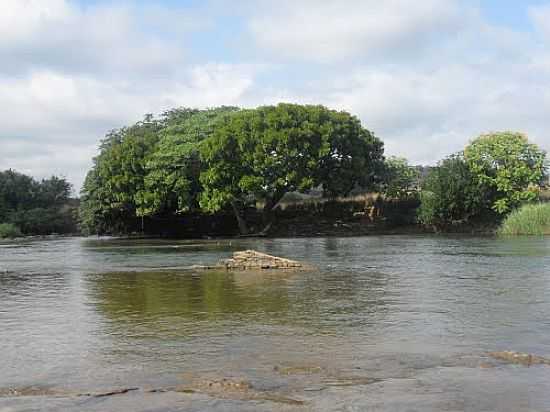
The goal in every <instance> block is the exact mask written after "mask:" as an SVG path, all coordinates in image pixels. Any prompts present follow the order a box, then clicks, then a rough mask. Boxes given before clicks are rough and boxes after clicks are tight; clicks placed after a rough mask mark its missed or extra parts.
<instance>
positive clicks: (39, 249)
mask: <svg viewBox="0 0 550 412" xmlns="http://www.w3.org/2000/svg"><path fill="white" fill-rule="evenodd" d="M248 248H253V249H257V250H260V251H263V252H266V253H270V254H274V255H278V256H283V257H288V258H292V259H297V260H301V261H305V262H308V263H311V264H313V265H315V267H316V269H315V270H312V271H307V272H295V273H267V274H265V275H257V274H247V273H234V274H231V273H225V272H203V273H201V272H196V271H189V270H185V269H183V268H184V267H188V266H190V265H193V264H209V263H214V262H217V261H218V260H219V259H221V258H224V257H229V256H230V255H231V253H232V252H233V251H236V250H242V249H248ZM502 350H514V351H519V352H530V353H535V354H537V355H541V356H550V238H549V237H545V238H544V237H542V238H537V237H531V238H530V237H526V238H514V239H495V238H489V237H487V238H481V237H444V236H373V237H360V238H311V239H309V238H304V239H243V240H209V241H201V240H197V241H174V240H170V241H169V240H120V239H109V238H100V239H94V238H89V239H84V238H61V239H51V240H28V241H18V242H7V241H6V242H2V243H0V412H12V411H39V410H40V411H58V410H67V411H82V410H90V411H115V412H116V411H129V410H131V411H233V410H234V411H286V410H288V411H295V410H296V411H303V410H315V411H317V410H326V411H419V412H420V411H422V412H425V411H511V412H512V411H513V412H518V411H543V410H545V411H547V410H550V366H546V365H538V366H537V365H533V366H530V367H526V366H522V365H516V364H506V363H499V362H495V361H494V360H493V359H491V358H490V357H488V356H487V353H488V352H491V351H502ZM224 379H225V380H224ZM212 382H213V384H212ZM220 382H222V383H220ZM232 382H246V385H247V386H246V387H245V388H244V389H242V388H241V389H239V388H236V387H235V386H231V385H233V384H232ZM208 385H211V386H212V385H213V389H212V388H210V387H208ZM216 385H221V387H220V388H217V387H216ZM224 385H225V386H224ZM237 386H238V385H237ZM124 388H126V389H132V390H130V391H128V392H127V393H122V394H112V395H109V396H93V395H101V394H106V393H109V392H113V391H117V390H121V389H124ZM182 388H183V389H182Z"/></svg>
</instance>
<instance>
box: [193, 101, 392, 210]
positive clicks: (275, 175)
mask: <svg viewBox="0 0 550 412" xmlns="http://www.w3.org/2000/svg"><path fill="white" fill-rule="evenodd" d="M382 154H383V146H382V142H381V141H380V140H378V139H377V138H376V137H374V135H372V134H371V133H370V132H369V131H368V130H366V129H364V128H363V127H362V126H361V123H360V122H359V120H358V119H357V118H355V117H354V116H351V115H350V114H348V113H345V112H337V111H334V110H329V109H327V108H325V107H323V106H302V105H295V104H279V105H277V106H263V107H259V108H257V109H254V110H243V111H240V112H237V113H235V114H234V115H233V116H231V117H229V118H228V119H227V121H225V122H223V123H222V124H220V125H219V127H218V128H216V130H215V131H214V133H213V134H212V136H211V137H210V138H208V139H206V140H205V141H204V143H203V144H202V145H201V155H202V159H203V161H204V163H205V169H204V171H203V172H202V173H201V177H200V181H201V183H202V186H203V191H202V193H201V197H200V205H201V207H202V208H204V209H205V210H207V211H218V210H220V209H222V208H224V207H226V206H227V205H232V206H233V208H234V209H235V210H236V209H237V208H238V206H237V205H242V204H247V203H249V202H258V201H259V202H262V203H263V204H264V212H265V213H269V212H270V211H271V209H272V208H273V207H274V206H275V205H276V204H277V203H278V202H279V201H280V200H281V198H282V197H283V196H284V195H285V193H288V192H293V191H301V192H304V191H308V190H310V189H311V188H313V187H316V186H321V187H322V188H323V191H324V192H325V194H327V195H328V196H338V195H345V194H347V193H349V192H350V191H351V190H352V189H353V188H354V187H356V186H357V185H362V186H365V187H366V186H368V185H369V184H372V183H373V182H374V181H375V179H376V172H377V171H378V170H379V169H380V168H381V163H382V160H383V157H382Z"/></svg>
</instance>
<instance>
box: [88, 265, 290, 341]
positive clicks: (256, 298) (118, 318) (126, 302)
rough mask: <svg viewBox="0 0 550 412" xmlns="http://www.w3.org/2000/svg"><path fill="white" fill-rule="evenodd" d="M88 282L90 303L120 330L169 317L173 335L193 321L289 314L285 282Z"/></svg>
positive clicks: (222, 275)
mask: <svg viewBox="0 0 550 412" xmlns="http://www.w3.org/2000/svg"><path fill="white" fill-rule="evenodd" d="M86 281H87V283H88V285H89V286H88V289H89V293H90V298H91V301H92V302H94V303H95V305H96V307H97V309H98V310H99V311H100V312H101V313H102V314H104V315H105V316H106V317H107V318H108V319H109V320H111V321H113V322H115V323H117V326H120V324H123V325H125V326H126V327H131V326H132V324H136V323H137V324H139V325H142V324H143V323H144V322H146V323H147V324H148V326H149V327H151V328H159V327H160V326H161V325H163V324H164V323H163V321H165V320H167V319H170V322H171V325H172V327H173V332H178V333H184V334H187V333H188V332H189V331H190V330H192V328H190V326H192V324H193V323H194V322H201V321H205V320H216V319H231V318H241V317H245V316H248V317H251V318H254V317H260V318H262V319H277V318H279V317H282V316H285V314H286V313H287V312H288V310H289V297H288V292H287V290H286V288H285V279H273V278H271V279H263V280H262V281H259V280H258V278H257V277H253V276H247V275H246V274H243V275H242V276H238V275H234V274H231V273H226V272H204V273H200V274H197V273H171V272H140V273H120V272H119V273H104V274H99V275H90V276H88V277H87V279H86ZM266 283H268V284H269V285H266Z"/></svg>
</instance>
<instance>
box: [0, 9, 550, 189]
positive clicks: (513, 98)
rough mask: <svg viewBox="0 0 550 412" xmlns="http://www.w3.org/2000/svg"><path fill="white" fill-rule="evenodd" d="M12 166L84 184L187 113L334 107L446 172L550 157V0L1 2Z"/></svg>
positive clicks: (6, 156)
mask: <svg viewBox="0 0 550 412" xmlns="http://www.w3.org/2000/svg"><path fill="white" fill-rule="evenodd" d="M0 61H2V65H0V96H1V97H2V98H1V99H0V122H1V124H2V127H1V128H0V169H6V168H15V169H17V170H20V171H22V172H26V173H30V174H33V175H35V176H37V177H44V176H48V175H50V174H52V173H55V174H61V175H64V176H66V177H68V178H69V180H71V181H72V182H73V183H74V184H75V187H76V188H77V190H78V188H79V187H80V185H81V182H82V180H83V178H84V176H85V173H86V171H87V170H88V169H89V167H90V165H91V158H92V157H93V156H94V155H95V153H96V152H97V144H98V142H99V140H100V139H101V138H102V136H104V134H105V133H106V132H107V131H108V130H110V129H112V128H115V127H120V126H123V125H125V124H128V123H129V122H134V121H137V120H139V119H140V118H141V117H142V115H143V114H144V113H160V112H162V111H164V110H166V109H169V108H172V107H177V106H192V107H206V106H216V105H222V104H230V105H240V106H244V107H253V106H257V105H262V104H273V103H277V102H280V101H290V102H298V103H321V104H324V105H327V106H329V107H332V108H335V109H340V110H347V111H349V112H351V113H353V114H355V115H357V116H358V117H359V118H360V119H361V121H362V122H363V125H364V126H365V127H367V128H368V129H370V130H372V131H374V132H375V133H376V134H377V135H378V136H379V137H381V138H382V139H383V140H384V142H385V145H386V153H387V154H388V155H398V156H404V157H407V158H408V159H410V161H411V162H412V163H424V164H427V163H432V164H433V163H434V162H436V161H437V160H438V159H441V158H442V157H444V156H446V155H448V154H450V153H453V152H455V151H458V150H461V149H462V148H463V147H464V145H466V144H467V143H468V141H469V140H471V139H472V138H474V137H476V136H477V135H479V134H481V133H484V132H488V131H494V130H502V129H507V130H517V131H521V132H524V133H526V134H528V136H529V138H530V139H531V140H533V141H534V142H536V143H538V144H539V145H541V146H542V147H543V148H545V149H546V150H549V149H550V137H549V136H548V133H547V130H548V129H549V126H550V125H549V123H550V121H549V120H548V118H549V116H548V113H549V112H550V111H549V109H550V87H549V86H550V0H531V1H520V0H516V1H513V0H422V1H421V2H419V1H415V0H385V1H383V2H381V1H379V0H338V1H337V0H324V1H319V0H301V1H292V0H277V1H270V0H240V1H239V0H234V1H224V0H211V1H192V0H182V1H176V0H164V1H157V2H151V1H145V0H135V1H132V0H124V1H109V0H101V1H98V0H48V1H43V0H2V13H1V14H0Z"/></svg>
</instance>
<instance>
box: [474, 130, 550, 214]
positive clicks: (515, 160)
mask: <svg viewBox="0 0 550 412" xmlns="http://www.w3.org/2000/svg"><path fill="white" fill-rule="evenodd" d="M464 158H465V159H466V162H467V163H468V166H469V168H470V170H471V171H472V174H473V176H474V179H475V180H476V182H477V183H478V185H479V186H480V188H485V190H491V191H493V194H492V196H491V204H490V207H491V208H492V209H493V210H495V211H496V212H497V213H500V214H504V213H507V212H508V211H510V210H511V209H514V208H516V207H518V206H519V205H521V204H522V203H525V202H531V201H533V200H536V199H537V198H538V195H539V188H540V184H541V183H542V181H543V179H544V176H545V170H546V169H545V168H546V166H545V158H546V153H545V152H544V151H543V150H541V149H540V148H539V147H538V146H537V145H535V144H533V143H530V142H529V141H528V140H527V136H525V135H523V134H521V133H514V132H499V133H491V134H485V135H481V136H479V137H478V138H477V139H475V140H473V141H472V142H471V143H470V144H469V145H468V146H467V147H466V149H465V150H464Z"/></svg>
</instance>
